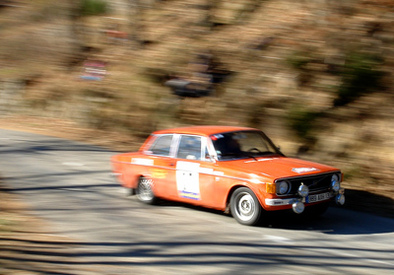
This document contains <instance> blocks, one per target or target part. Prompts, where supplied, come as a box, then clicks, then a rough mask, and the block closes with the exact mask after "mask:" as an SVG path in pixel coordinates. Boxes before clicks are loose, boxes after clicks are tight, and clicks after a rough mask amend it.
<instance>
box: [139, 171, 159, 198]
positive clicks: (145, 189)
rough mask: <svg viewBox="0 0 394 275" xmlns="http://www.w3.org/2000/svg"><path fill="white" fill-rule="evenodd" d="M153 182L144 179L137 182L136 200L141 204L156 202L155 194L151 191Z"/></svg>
mask: <svg viewBox="0 0 394 275" xmlns="http://www.w3.org/2000/svg"><path fill="white" fill-rule="evenodd" d="M152 184H153V180H152V179H149V178H145V177H141V178H140V179H139V180H138V186H137V198H138V200H140V201H141V202H143V203H146V204H154V203H155V201H156V197H155V194H154V193H153V190H152Z"/></svg>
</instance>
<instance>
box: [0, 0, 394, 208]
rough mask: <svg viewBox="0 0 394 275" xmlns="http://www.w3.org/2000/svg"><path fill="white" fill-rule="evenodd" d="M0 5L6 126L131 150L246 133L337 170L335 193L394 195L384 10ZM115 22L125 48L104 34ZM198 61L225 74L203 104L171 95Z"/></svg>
mask: <svg viewBox="0 0 394 275" xmlns="http://www.w3.org/2000/svg"><path fill="white" fill-rule="evenodd" d="M7 2H9V3H12V5H11V7H8V6H7V7H2V8H0V15H1V16H0V85H1V86H0V92H1V94H0V95H1V96H0V101H1V102H0V115H1V116H2V117H3V122H2V123H3V124H2V125H3V126H4V125H5V121H7V123H8V126H9V127H11V126H12V125H11V124H12V122H14V123H13V125H14V127H15V124H19V125H18V127H21V125H22V127H23V125H25V127H28V128H36V129H37V128H45V129H46V131H47V132H48V131H52V132H51V134H54V135H56V134H58V135H59V134H62V132H66V133H68V134H69V135H70V136H71V137H74V138H76V139H85V140H86V139H90V138H92V140H93V142H100V143H101V144H103V143H104V144H105V145H107V146H111V144H122V149H124V148H126V146H127V147H128V148H130V149H135V148H137V146H138V145H139V143H140V142H141V140H142V139H143V138H144V137H145V136H146V135H147V134H148V133H150V132H151V131H152V130H154V129H158V128H166V127H172V126H180V125H189V124H228V125H248V126H253V127H258V128H261V129H263V130H264V131H265V132H267V133H268V134H269V135H270V136H271V137H272V138H273V139H274V140H275V141H276V143H277V144H279V145H280V146H281V148H282V151H283V152H284V153H285V154H287V155H298V156H299V157H303V158H306V159H311V160H318V161H320V162H325V163H328V164H332V165H336V166H338V167H341V168H342V169H343V171H344V172H345V174H346V183H345V187H347V188H352V189H358V190H364V191H368V192H371V193H375V194H380V195H383V196H385V197H387V198H389V199H391V202H392V199H394V190H393V189H394V188H393V181H394V169H393V167H394V150H393V149H394V143H393V138H392V137H393V136H394V127H393V126H394V119H393V118H394V112H393V111H392V106H393V103H394V93H393V87H394V84H393V82H392V80H391V79H392V72H393V69H394V59H393V58H394V54H393V51H394V48H393V43H394V24H393V21H394V6H393V2H392V1H385V0H375V1H373V0H370V1H367V0H347V1H339V0H338V1H336V0H332V1H312V0H306V1H290V0H266V1H257V0H237V1H219V0H217V1H206V0H199V1H187V0H166V1H164V0H162V1H159V0H156V1H155V0H152V1H143V0H139V1H134V2H133V3H135V5H133V6H131V5H128V3H129V1H122V0H117V1H108V3H109V4H108V5H107V6H106V7H105V8H104V10H103V11H106V13H104V14H102V13H101V11H100V10H95V11H92V10H90V9H89V8H87V7H85V8H84V10H81V3H87V2H105V1H98V0H97V1H94V0H90V1H88V0H86V1H82V0H81V1H79V0H75V1H61V3H59V1H51V0H40V1H23V0H20V1H18V0H15V1H7ZM89 14H93V15H89ZM113 18H117V19H113ZM114 26H116V29H117V30H119V31H121V32H125V33H127V38H128V39H111V38H109V37H108V36H107V35H105V31H104V30H106V29H109V28H115V27H114ZM198 53H209V54H211V55H212V56H214V57H215V58H216V59H217V60H219V61H220V66H221V68H223V69H225V70H227V71H230V72H232V74H231V77H230V78H229V79H227V81H226V82H224V83H222V84H221V85H217V87H216V93H215V95H214V96H210V97H203V98H184V99H181V98H179V97H177V96H175V95H173V94H172V93H171V90H170V89H169V88H168V87H166V86H165V85H164V82H165V80H167V79H168V78H169V77H172V76H183V77H186V78H188V77H191V76H192V75H193V73H194V71H193V69H192V68H191V66H190V62H192V61H193V60H195V57H196V54H198ZM86 59H96V60H97V59H98V60H102V61H105V62H107V64H108V65H107V73H108V74H107V75H106V76H105V78H104V79H102V80H101V81H85V80H82V79H81V78H80V76H81V74H82V72H83V62H84V61H85V60H86ZM26 117H29V119H26ZM31 117H34V119H32V118H31ZM40 118H45V119H46V121H48V118H50V120H49V121H51V122H52V123H49V124H48V125H46V126H45V125H37V123H36V122H33V121H37V120H39V119H40ZM60 121H63V122H64V121H67V122H66V123H61V124H60ZM60 125H63V126H62V127H60ZM53 129H56V130H53ZM60 129H65V130H64V131H61V130H60ZM82 129H84V130H82ZM86 129H89V130H86ZM92 131H93V132H94V131H100V133H105V134H103V135H100V138H97V136H98V135H94V134H93V135H92V134H88V133H92ZM93 137H95V138H93ZM98 139H100V140H98ZM389 208H390V209H391V211H392V210H393V206H392V204H391V205H390V204H389Z"/></svg>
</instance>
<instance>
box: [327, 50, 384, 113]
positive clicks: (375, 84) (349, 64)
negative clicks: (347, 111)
mask: <svg viewBox="0 0 394 275" xmlns="http://www.w3.org/2000/svg"><path fill="white" fill-rule="evenodd" d="M381 62H382V58H381V57H379V56H377V55H373V54H363V53H357V52H356V53H351V54H349V55H348V57H347V60H346V63H345V65H344V67H343V69H342V71H341V77H342V81H341V82H342V84H341V86H340V87H339V88H338V90H337V97H336V99H335V100H334V106H343V105H346V104H348V103H351V102H353V101H354V100H356V99H357V98H359V97H360V96H362V95H363V94H366V93H369V92H373V91H374V90H375V89H379V88H381V83H380V82H381V81H380V80H381V78H382V77H383V72H382V71H380V70H378V65H379V64H380V63H381Z"/></svg>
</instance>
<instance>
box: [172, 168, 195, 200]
mask: <svg viewBox="0 0 394 275" xmlns="http://www.w3.org/2000/svg"><path fill="white" fill-rule="evenodd" d="M199 168H200V164H199V163H191V162H186V161H178V162H177V164H176V185H177V188H178V194H179V196H180V197H183V198H189V199H193V200H199V199H200V185H199V182H200V181H199V174H198V170H199Z"/></svg>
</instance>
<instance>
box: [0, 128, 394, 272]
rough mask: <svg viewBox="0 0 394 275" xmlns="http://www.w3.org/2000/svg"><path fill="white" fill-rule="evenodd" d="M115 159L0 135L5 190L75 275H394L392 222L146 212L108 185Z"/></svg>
mask: <svg viewBox="0 0 394 275" xmlns="http://www.w3.org/2000/svg"><path fill="white" fill-rule="evenodd" d="M113 154H114V152H111V151H107V150H105V149H102V148H99V147H94V146H91V145H87V144H82V143H76V142H71V141H68V140H64V139H59V138H54V137H48V136H42V135H37V134H31V133H25V132H18V131H10V130H1V129H0V175H1V177H2V178H3V183H4V184H5V185H6V187H7V188H9V189H10V190H12V192H13V193H15V194H17V195H19V196H20V198H22V199H23V200H24V201H26V203H27V204H28V205H29V207H31V209H32V211H33V213H34V214H35V215H38V216H39V217H41V218H43V219H44V220H46V221H48V226H50V227H51V231H52V232H54V234H55V235H59V236H62V237H64V236H66V237H67V238H70V239H71V240H72V242H71V244H72V247H73V250H72V252H68V253H66V251H59V252H58V253H56V255H47V256H48V257H49V258H50V259H51V257H52V256H53V257H55V256H57V257H59V256H62V260H61V261H57V260H55V259H57V258H54V259H53V260H52V261H51V263H52V264H57V265H59V268H60V267H61V266H64V265H69V267H70V266H71V268H72V269H73V270H74V272H73V273H70V274H394V220H393V219H388V218H383V217H378V216H373V215H370V214H365V213H361V212H354V211H350V210H346V209H341V208H330V209H329V210H328V212H327V213H326V214H325V215H324V216H323V217H322V218H320V219H317V220H315V221H300V220H299V218H298V217H293V216H286V215H281V216H280V217H278V218H275V217H271V218H270V220H265V221H263V222H262V223H261V225H259V226H256V227H248V226H242V225H240V224H238V223H237V222H236V221H235V220H234V219H233V218H231V217H230V216H227V215H224V214H221V213H218V212H215V211H210V210H206V209H201V208H195V207H190V206H186V205H180V204H177V203H171V202H162V203H161V205H158V206H147V205H143V204H141V203H139V202H138V201H137V200H136V198H135V197H125V196H124V194H123V193H122V189H121V188H120V186H119V185H118V183H117V182H116V181H115V180H114V179H113V178H112V177H111V176H110V162H109V159H110V156H111V155H113ZM6 256H7V255H6V254H4V253H2V252H0V258H1V257H6ZM75 259H78V261H77V262H75ZM86 268H87V269H88V270H91V273H89V272H88V271H86ZM59 274H65V273H59ZM67 274H69V273H67Z"/></svg>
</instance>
